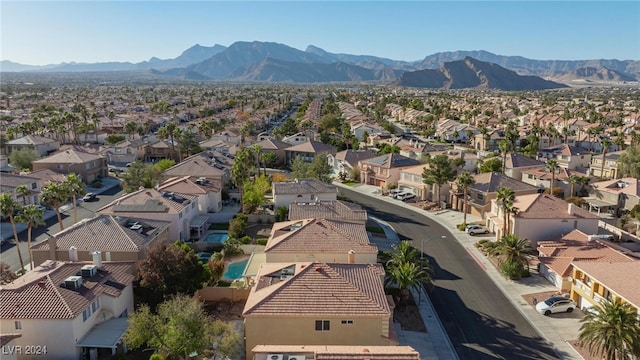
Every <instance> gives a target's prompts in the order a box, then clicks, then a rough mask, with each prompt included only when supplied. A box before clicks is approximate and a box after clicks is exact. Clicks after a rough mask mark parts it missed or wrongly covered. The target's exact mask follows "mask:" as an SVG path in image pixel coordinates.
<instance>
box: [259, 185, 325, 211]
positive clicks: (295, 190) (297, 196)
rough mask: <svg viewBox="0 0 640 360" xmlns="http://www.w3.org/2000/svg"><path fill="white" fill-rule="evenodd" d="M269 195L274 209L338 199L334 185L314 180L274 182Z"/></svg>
mask: <svg viewBox="0 0 640 360" xmlns="http://www.w3.org/2000/svg"><path fill="white" fill-rule="evenodd" d="M271 193H272V194H273V204H274V207H275V208H279V207H280V206H286V207H289V205H290V204H291V203H293V202H314V201H329V200H337V197H338V189H337V188H336V186H335V185H332V184H327V183H324V182H322V181H320V180H316V179H295V180H294V181H283V182H274V183H272V184H271Z"/></svg>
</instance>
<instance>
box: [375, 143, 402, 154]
mask: <svg viewBox="0 0 640 360" xmlns="http://www.w3.org/2000/svg"><path fill="white" fill-rule="evenodd" d="M399 153H400V147H399V146H397V145H389V144H387V143H382V144H380V145H378V155H384V154H399Z"/></svg>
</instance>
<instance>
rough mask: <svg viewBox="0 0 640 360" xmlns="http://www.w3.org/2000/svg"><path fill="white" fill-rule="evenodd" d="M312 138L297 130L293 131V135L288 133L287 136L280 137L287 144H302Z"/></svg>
mask: <svg viewBox="0 0 640 360" xmlns="http://www.w3.org/2000/svg"><path fill="white" fill-rule="evenodd" d="M311 140H312V139H311V138H309V137H308V136H307V134H305V133H302V132H299V133H295V134H293V135H289V136H285V137H283V138H282V141H283V142H286V143H287V144H291V145H292V146H293V145H300V144H304V143H306V142H309V141H311Z"/></svg>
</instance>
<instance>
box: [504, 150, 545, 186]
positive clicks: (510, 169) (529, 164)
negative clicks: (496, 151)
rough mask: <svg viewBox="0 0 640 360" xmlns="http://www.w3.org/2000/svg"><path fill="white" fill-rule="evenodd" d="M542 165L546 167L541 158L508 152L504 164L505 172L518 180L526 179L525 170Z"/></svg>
mask: <svg viewBox="0 0 640 360" xmlns="http://www.w3.org/2000/svg"><path fill="white" fill-rule="evenodd" d="M540 167H542V168H544V167H545V163H544V162H542V161H540V160H536V159H532V158H530V157H527V156H524V155H521V154H514V153H508V154H507V160H506V161H505V165H504V173H505V175H507V176H509V177H512V178H514V179H516V180H519V181H524V180H523V176H522V172H523V171H524V170H528V169H533V168H540Z"/></svg>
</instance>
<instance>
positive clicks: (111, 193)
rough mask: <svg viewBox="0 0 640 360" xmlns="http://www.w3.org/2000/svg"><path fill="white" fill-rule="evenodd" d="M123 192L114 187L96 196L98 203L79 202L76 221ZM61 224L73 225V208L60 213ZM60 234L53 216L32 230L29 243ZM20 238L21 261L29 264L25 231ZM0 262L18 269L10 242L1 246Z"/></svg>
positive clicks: (14, 247) (88, 216)
mask: <svg viewBox="0 0 640 360" xmlns="http://www.w3.org/2000/svg"><path fill="white" fill-rule="evenodd" d="M122 194H123V191H122V188H120V187H119V186H118V187H115V188H112V189H109V190H107V191H105V192H104V193H102V194H99V195H98V201H94V202H87V203H85V202H81V203H80V204H79V205H78V221H80V220H82V219H86V218H91V217H93V215H94V214H95V211H96V210H98V209H99V208H101V207H103V206H104V205H107V204H108V203H110V202H112V201H113V200H115V199H116V198H119V197H120V196H122ZM62 224H63V225H64V228H65V229H66V228H68V227H69V226H71V225H73V224H74V221H73V208H71V209H69V210H67V211H65V212H63V213H62ZM58 232H60V225H59V224H58V217H57V216H53V217H52V218H50V219H48V220H47V221H46V225H45V226H41V227H39V228H35V229H33V233H32V235H31V236H32V240H31V243H32V245H33V244H37V243H39V242H42V241H44V240H46V239H47V238H49V237H50V236H53V235H55V234H57V233H58ZM18 237H19V238H20V250H21V254H22V259H23V260H24V263H25V264H28V263H29V252H28V247H27V231H26V230H25V231H23V232H21V233H19V234H18ZM0 261H1V262H4V263H6V264H8V265H9V266H11V269H12V270H13V271H17V270H19V269H20V260H19V259H18V250H17V247H16V245H15V244H13V243H12V241H11V242H10V241H7V242H6V243H5V244H3V245H2V248H1V253H0Z"/></svg>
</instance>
